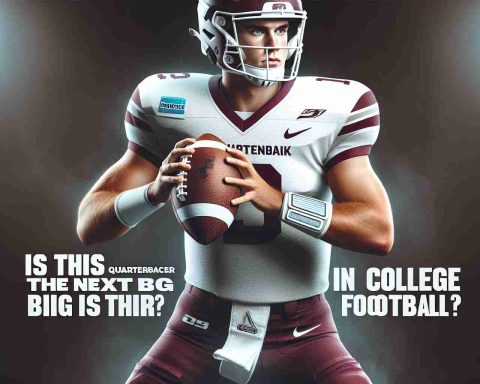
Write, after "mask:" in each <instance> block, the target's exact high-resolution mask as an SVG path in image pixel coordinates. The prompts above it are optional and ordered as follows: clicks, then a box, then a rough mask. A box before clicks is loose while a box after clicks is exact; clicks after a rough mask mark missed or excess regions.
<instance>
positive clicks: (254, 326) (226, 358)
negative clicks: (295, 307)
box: [213, 303, 270, 384]
mask: <svg viewBox="0 0 480 384" xmlns="http://www.w3.org/2000/svg"><path fill="white" fill-rule="evenodd" d="M269 316H270V306H269V305H255V304H250V305H245V304H238V303H232V313H231V316H230V327H229V329H228V337H227V341H226V342H225V345H224V346H223V348H221V349H218V350H216V351H215V352H214V354H213V357H214V358H215V359H217V360H220V361H221V363H220V370H219V372H220V375H222V376H224V377H226V378H228V379H230V380H233V381H234V382H236V383H238V384H246V383H248V381H249V380H250V378H251V377H252V374H253V371H254V369H255V365H256V364H257V360H258V357H259V356H260V351H261V350H262V345H263V339H264V338H265V334H266V332H267V324H268V318H269Z"/></svg>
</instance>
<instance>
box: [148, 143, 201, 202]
mask: <svg viewBox="0 0 480 384" xmlns="http://www.w3.org/2000/svg"><path fill="white" fill-rule="evenodd" d="M194 142H195V139H192V138H190V137H189V138H186V139H183V140H181V141H179V142H178V143H177V144H175V147H174V148H173V149H172V151H171V152H170V153H169V154H168V156H167V157H166V158H165V160H163V162H162V166H161V167H160V169H159V170H158V175H157V177H156V179H155V181H154V182H153V183H152V184H151V185H150V188H149V190H148V198H149V200H150V201H151V202H152V203H153V204H154V205H158V204H160V203H164V202H166V201H168V199H169V198H170V192H171V190H172V188H174V187H176V186H177V185H178V184H180V183H181V182H182V181H183V176H177V174H178V173H179V172H181V171H188V170H189V169H190V168H191V166H190V164H186V163H183V162H182V160H181V157H182V156H185V155H193V153H194V152H195V149H194V148H186V147H187V146H188V145H191V144H193V143H194Z"/></svg>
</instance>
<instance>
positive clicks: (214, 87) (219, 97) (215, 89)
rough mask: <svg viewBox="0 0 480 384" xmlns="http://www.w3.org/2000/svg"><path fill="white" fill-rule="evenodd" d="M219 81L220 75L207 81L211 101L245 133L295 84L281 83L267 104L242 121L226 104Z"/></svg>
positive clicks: (290, 82)
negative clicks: (278, 89)
mask: <svg viewBox="0 0 480 384" xmlns="http://www.w3.org/2000/svg"><path fill="white" fill-rule="evenodd" d="M221 80H222V76H221V75H215V76H212V77H210V80H209V81H208V88H209V90H210V95H211V96H212V99H213V101H214V102H215V104H216V105H217V107H218V109H219V110H220V112H222V113H223V115H224V116H225V117H226V118H227V119H228V120H230V122H231V123H232V124H234V125H235V126H236V127H237V128H238V129H240V130H241V131H242V132H245V131H246V130H247V129H248V128H250V127H251V126H252V125H254V124H255V123H256V122H257V121H259V120H260V119H261V118H262V117H263V116H265V115H266V114H267V113H268V112H270V111H271V110H272V109H273V108H274V107H276V106H277V105H278V104H279V103H280V102H281V101H282V100H283V99H284V98H285V97H286V96H287V95H288V93H289V92H290V89H292V87H293V83H294V82H295V80H291V81H286V82H283V83H282V87H281V88H280V91H278V93H277V94H276V95H275V96H274V97H272V98H271V99H270V100H269V101H268V102H266V103H265V104H264V105H263V106H262V107H261V108H259V109H258V111H256V112H255V113H254V114H253V115H252V116H250V117H249V118H248V119H246V120H243V119H242V118H240V116H238V115H237V114H236V113H235V111H234V110H233V108H232V107H231V106H230V104H228V102H227V100H226V99H225V97H224V96H223V93H222V91H221V90H220V81H221Z"/></svg>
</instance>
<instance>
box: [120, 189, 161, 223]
mask: <svg viewBox="0 0 480 384" xmlns="http://www.w3.org/2000/svg"><path fill="white" fill-rule="evenodd" d="M150 184H151V183H150ZM150 184H147V185H142V186H141V187H138V188H134V189H129V190H128V191H125V192H122V193H121V194H120V195H118V196H117V198H116V199H115V213H116V215H117V217H118V220H120V222H121V223H122V224H123V225H125V226H127V227H129V228H133V227H135V226H136V225H137V224H138V223H140V222H141V221H142V220H143V219H145V218H146V217H148V216H150V215H151V214H152V213H153V212H155V211H156V210H157V209H160V208H161V207H163V206H164V205H165V203H160V204H159V205H153V204H152V203H151V202H150V200H149V199H148V196H147V192H148V187H149V186H150Z"/></svg>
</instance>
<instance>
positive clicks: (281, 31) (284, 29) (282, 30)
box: [276, 27, 288, 35]
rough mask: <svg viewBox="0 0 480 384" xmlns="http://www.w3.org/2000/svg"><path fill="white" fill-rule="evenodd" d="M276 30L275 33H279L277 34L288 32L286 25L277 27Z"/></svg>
mask: <svg viewBox="0 0 480 384" xmlns="http://www.w3.org/2000/svg"><path fill="white" fill-rule="evenodd" d="M276 32H277V34H279V35H284V34H285V33H287V32H288V27H280V28H277V30H276Z"/></svg>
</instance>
